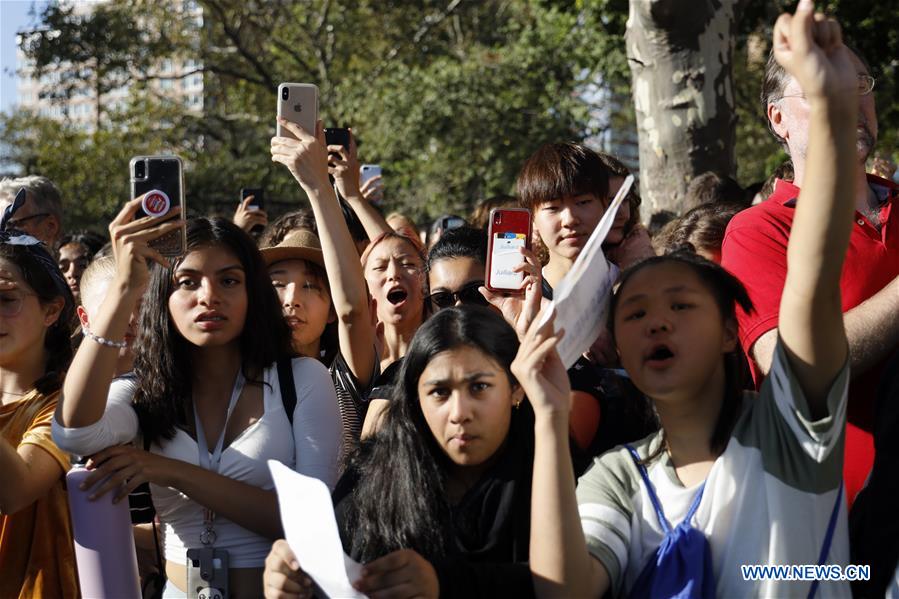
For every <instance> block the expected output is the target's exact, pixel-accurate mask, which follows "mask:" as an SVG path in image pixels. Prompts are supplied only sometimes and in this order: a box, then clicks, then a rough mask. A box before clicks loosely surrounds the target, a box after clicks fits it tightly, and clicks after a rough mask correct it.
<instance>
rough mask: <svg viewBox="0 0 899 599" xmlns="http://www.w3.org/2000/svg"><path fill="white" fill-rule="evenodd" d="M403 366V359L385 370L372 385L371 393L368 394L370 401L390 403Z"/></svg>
mask: <svg viewBox="0 0 899 599" xmlns="http://www.w3.org/2000/svg"><path fill="white" fill-rule="evenodd" d="M402 366H403V358H400V359H399V360H397V361H396V362H394V363H393V364H391V365H389V366H388V367H387V368H385V369H384V371H383V372H382V373H381V374H380V375H379V376H378V377H377V378H376V379H375V381H374V383H372V385H371V391H369V392H368V400H369V401H371V400H373V399H386V400H388V401H389V400H390V399H392V398H393V388H394V386H395V385H396V384H397V382H398V381H397V377H398V376H399V372H400V368H402Z"/></svg>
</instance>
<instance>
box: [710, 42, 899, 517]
mask: <svg viewBox="0 0 899 599" xmlns="http://www.w3.org/2000/svg"><path fill="white" fill-rule="evenodd" d="M853 62H854V63H855V67H856V70H857V74H858V80H859V88H858V93H859V95H860V97H859V112H858V127H857V133H858V138H857V143H856V148H857V151H858V169H857V171H856V172H857V175H856V185H855V205H856V213H855V225H854V227H853V230H852V235H851V237H850V241H849V249H848V251H847V254H846V262H845V264H844V266H843V274H842V279H841V285H840V290H841V296H842V298H841V299H842V303H843V318H844V323H845V326H846V335H847V337H848V339H849V353H850V359H851V364H850V367H851V373H852V382H851V384H850V389H849V408H848V424H847V427H846V449H845V451H846V459H845V465H844V478H845V481H846V496H847V498H848V499H849V501H850V502H851V501H852V500H853V499H854V497H855V495H856V494H857V493H858V491H859V490H860V489H861V488H862V486H864V482H865V479H866V478H867V476H868V472H870V470H871V465H872V464H873V462H874V445H873V441H872V436H871V432H872V430H873V422H872V420H873V405H874V398H875V392H876V389H877V384H878V382H879V381H880V378H881V371H882V368H883V361H884V360H885V358H887V357H888V356H889V354H890V353H891V351H892V350H893V349H895V348H896V347H897V345H899V279H897V277H899V214H897V215H892V214H891V213H892V210H893V207H894V206H893V205H894V204H897V203H899V188H897V186H896V185H895V184H894V183H892V182H891V181H887V180H885V179H880V178H878V177H875V176H873V175H866V174H865V160H866V159H867V158H868V155H869V154H870V153H871V151H872V150H873V149H874V145H875V143H876V141H877V113H876V110H875V107H874V96H873V94H872V93H871V90H872V89H873V87H874V79H873V77H871V76H870V73H869V70H868V68H867V66H866V65H865V63H864V62H863V61H862V60H861V59H860V58H859V56H858V55H857V53H853ZM762 103H763V105H764V107H765V112H766V114H767V117H768V126H769V128H770V129H771V131H772V132H773V133H774V135H775V137H777V138H778V140H779V141H780V142H781V144H783V146H784V148H785V149H786V150H787V152H788V153H789V154H790V157H791V159H792V161H793V168H794V171H795V177H794V180H793V182H792V183H789V182H786V181H782V180H778V181H777V183H776V185H775V188H774V193H772V194H771V196H770V197H769V198H768V199H767V200H766V201H764V202H762V203H761V204H759V205H757V206H754V207H752V208H749V209H747V210H744V211H743V212H740V213H738V214H737V215H736V216H735V217H734V218H733V220H731V222H730V224H729V225H728V227H727V232H726V233H725V235H724V243H723V245H722V265H723V266H724V267H725V268H726V269H727V270H729V271H730V272H731V273H733V274H734V275H735V276H736V277H737V278H739V279H740V281H742V282H743V284H744V285H745V286H746V289H747V291H748V292H749V296H750V297H751V298H752V302H753V304H754V305H755V311H754V312H753V313H751V314H746V313H741V312H739V309H738V318H739V321H740V322H739V325H740V342H741V343H742V345H743V348H744V350H745V351H746V353H747V357H748V359H749V363H750V368H751V369H752V376H753V379H754V380H755V383H756V385H759V384H761V380H762V379H763V378H764V376H765V374H766V373H767V372H768V368H769V367H770V365H771V358H772V354H773V352H774V345H775V341H776V336H777V320H778V311H779V308H780V295H781V292H782V291H783V287H784V278H785V276H786V273H787V238H788V237H789V235H790V227H791V226H792V224H793V213H794V209H795V206H796V199H797V198H798V196H799V188H800V187H801V186H802V180H803V176H804V175H805V170H806V164H805V159H806V151H807V147H808V118H809V105H808V102H807V101H806V99H805V97H804V96H803V95H802V89H801V88H800V87H799V84H798V83H797V82H796V80H795V79H793V78H792V77H790V76H789V75H788V74H787V73H786V72H785V71H784V70H783V69H782V68H781V67H780V66H779V65H778V64H777V62H776V61H774V60H772V59H769V60H768V66H767V69H766V72H765V79H764V82H763V84H762ZM812 201H814V200H812ZM897 209H899V208H897Z"/></svg>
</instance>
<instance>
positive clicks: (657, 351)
mask: <svg viewBox="0 0 899 599" xmlns="http://www.w3.org/2000/svg"><path fill="white" fill-rule="evenodd" d="M672 358H674V352H673V351H671V348H669V347H668V346H667V345H663V344H660V345H656V346H655V347H653V348H652V351H650V352H649V355H647V356H646V362H647V363H650V364H651V365H657V366H660V365H663V364H666V363H667V362H668V361H669V360H671V359H672Z"/></svg>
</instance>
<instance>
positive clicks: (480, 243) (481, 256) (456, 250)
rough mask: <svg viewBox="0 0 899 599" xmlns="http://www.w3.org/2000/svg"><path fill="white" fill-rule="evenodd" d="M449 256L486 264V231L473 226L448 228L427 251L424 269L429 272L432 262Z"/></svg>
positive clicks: (449, 257)
mask: <svg viewBox="0 0 899 599" xmlns="http://www.w3.org/2000/svg"><path fill="white" fill-rule="evenodd" d="M451 258H472V259H474V260H477V261H478V262H480V263H481V264H484V265H485V266H486V264H487V233H486V232H485V231H484V230H483V229H475V228H474V227H459V228H457V229H450V230H449V231H447V232H446V233H444V234H443V235H442V236H441V237H440V239H439V240H437V243H435V244H434V247H432V248H431V251H430V252H428V261H427V265H426V269H427V271H428V272H430V270H431V265H432V264H434V263H435V262H438V261H440V260H447V259H451Z"/></svg>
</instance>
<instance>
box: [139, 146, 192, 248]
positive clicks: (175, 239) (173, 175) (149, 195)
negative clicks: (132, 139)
mask: <svg viewBox="0 0 899 599" xmlns="http://www.w3.org/2000/svg"><path fill="white" fill-rule="evenodd" d="M128 170H129V173H130V176H131V197H132V198H136V197H139V196H143V201H142V203H141V207H140V209H138V211H137V213H136V214H135V215H134V218H135V219H138V218H143V217H145V216H152V217H154V218H159V219H161V220H168V219H169V218H171V216H169V213H170V212H171V211H172V209H173V208H174V207H175V206H180V207H181V216H182V218H184V217H185V215H186V214H187V206H186V204H185V201H184V169H183V167H182V164H181V159H180V158H178V157H177V156H171V155H164V156H135V157H134V158H132V159H131V162H130V163H129V165H128ZM186 239H187V234H186V231H185V227H184V226H181V227H179V228H178V229H176V230H174V231H172V232H170V233H166V234H165V235H163V236H162V237H160V238H158V239H154V240H153V241H151V242H150V243H149V244H148V245H149V246H150V247H152V248H153V249H155V250H156V251H158V252H159V253H160V254H162V255H163V256H167V257H169V258H172V257H177V256H181V255H183V254H184V249H185V247H186V245H187V243H186Z"/></svg>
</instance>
